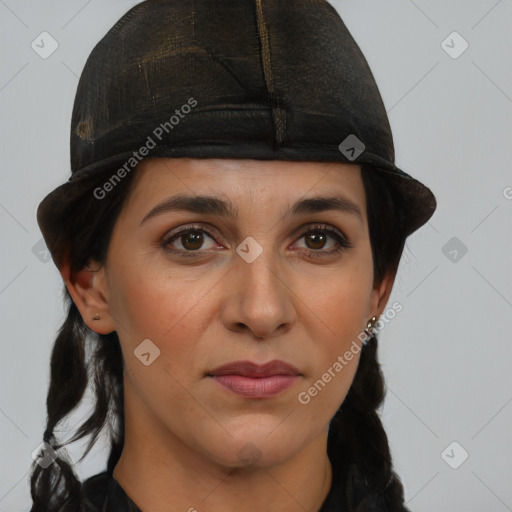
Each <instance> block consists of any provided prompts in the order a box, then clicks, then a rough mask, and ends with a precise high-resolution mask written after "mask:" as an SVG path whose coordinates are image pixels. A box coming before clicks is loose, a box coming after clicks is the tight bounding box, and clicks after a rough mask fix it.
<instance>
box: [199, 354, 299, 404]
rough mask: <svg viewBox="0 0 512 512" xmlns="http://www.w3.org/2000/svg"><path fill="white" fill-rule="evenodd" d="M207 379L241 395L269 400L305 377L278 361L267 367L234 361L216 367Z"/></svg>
mask: <svg viewBox="0 0 512 512" xmlns="http://www.w3.org/2000/svg"><path fill="white" fill-rule="evenodd" d="M207 377H210V378H211V379H212V380H213V381H214V382H215V383H217V384H219V385H220V386H221V387H222V388H223V389H225V390H228V391H230V392H232V393H234V394H236V395H238V396H243V397H247V398H270V397H273V396H276V395H279V394H281V393H283V392H284V391H286V390H287V389H288V388H290V387H291V386H292V385H293V384H295V383H296V382H297V381H298V380H299V379H300V378H301V377H302V374H301V373H300V371H299V370H298V369H297V368H296V367H295V366H293V365H291V364H288V363H286V362H284V361H279V360H274V361H270V362H268V363H266V364H264V365H258V364H256V363H253V362H252V361H233V362H232V363H228V364H226V365H223V366H220V367H219V368H216V369H215V370H213V371H212V372H210V373H208V374H207Z"/></svg>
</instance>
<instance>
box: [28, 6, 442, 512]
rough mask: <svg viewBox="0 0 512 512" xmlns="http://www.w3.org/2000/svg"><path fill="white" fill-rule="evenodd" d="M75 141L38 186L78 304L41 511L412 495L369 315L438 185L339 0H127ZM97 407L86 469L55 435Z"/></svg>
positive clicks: (37, 486)
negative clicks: (64, 174) (58, 172)
mask: <svg viewBox="0 0 512 512" xmlns="http://www.w3.org/2000/svg"><path fill="white" fill-rule="evenodd" d="M71 163H72V175H71V177H70V179H69V180H68V182H67V183H65V184H63V185H61V186H60V187H58V188H57V189H55V190H54V191H53V192H52V193H50V194H48V196H46V197H45V198H44V200H43V201H42V202H41V204H40V206H39V209H38V223H39V226H40V228H41V231H42V232H43V235H44V238H45V241H46V243H47V245H48V248H49V250H50V251H51V254H52V258H53V260H54V262H55V264H56V266H57V267H58V269H59V271H60V273H61V275H62V278H63V281H64V283H65V292H66V298H67V304H68V316H67V318H66V320H65V322H64V324H63V326H62V328H61V330H60V331H59V333H58V336H57V339H56V341H55V346H54V349H53V353H52V360H51V383H50V389H49V392H48V399H47V406H48V421H47V426H46V429H45V432H44V439H43V441H44V445H43V450H42V452H41V456H40V458H39V459H37V460H36V461H35V462H34V464H33V474H32V481H31V490H32V498H33V507H32V512H36V511H42V510H45V511H50V510H51V511H53V510H66V511H75V510H98V511H99V510H101V511H110V512H112V511H129V510H132V511H133V510H141V511H142V510H143V511H151V512H153V511H159V510H166V511H171V510H172V511H174V510H176V511H178V510H188V511H193V510H197V511H199V512H200V511H202V510H208V511H212V512H217V511H220V510H234V509H236V510H240V511H247V512H249V511H256V510H257V511H261V510H265V511H267V510H280V511H281V510H287V511H299V510H301V511H302V510H311V511H321V512H332V511H339V510H358V511H362V510H379V511H380V510H383V511H384V510H386V511H387V510H389V511H391V510H393V511H396V510H406V508H405V506H404V504H403V488H402V485H401V483H400V480H399V478H398V476H397V475H396V474H395V473H394V472H393V470H392V462H391V456H390V452H389V447H388V442H387V437H386V434H385V432H384V430H383V427H382V424H381V422H380V419H379V417H378V414H377V412H376V409H377V407H378V406H379V405H380V404H381V402H382V400H383V397H384V382H383V376H382V374H381V371H380V366H379V364H378V361H377V330H378V329H377V328H378V326H379V324H378V319H379V317H381V316H382V315H385V314H386V311H385V309H386V306H387V302H388V299H389V296H390V293H391V290H392V286H393V282H394V278H395V274H396V270H397V267H398V263H399V260H400V257H401V254H402V250H403V247H404V243H405V240H406V238H407V236H408V235H409V234H411V233H412V232H414V231H415V230H416V229H418V228H419V227H421V226H422V225H423V224H425V223H426V222H427V221H428V219H429V218H430V217H431V216H432V214H433V212H434V210H435V207H436V202H435V198H434V196H433V194H432V192H431V191H430V190H429V189H428V188H427V187H425V186H424V185H423V184H421V183H420V182H418V181H417V180H415V179H414V178H412V177H411V176H410V175H408V174H406V173H404V172H403V171H401V170H400V169H398V168H397V167H396V166H395V164H394V150H393V141H392V135H391V131H390V127H389V123H388V119H387V116H386V112H385V109H384V106H383V104H382V100H381V97H380V94H379V92H378V89H377V86H376V84H375V81H374V79H373V76H372V74H371V72H370V70H369V68H368V65H367V63H366V60H365V59H364V56H363V55H362V53H361V52H360V50H359V48H358V46H357V44H356V43H355V42H354V40H353V39H352V37H351V35H350V33H349V32H348V30H347V29H346V27H345V26H344V24H343V22H342V21H341V19H340V18H339V16H338V14H337V13H336V11H335V10H334V9H333V8H332V6H330V5H329V4H328V3H327V2H325V1H323V0H322V1H321V0H318V1H314V2H311V1H306V0H295V1H294V2H290V1H284V0H263V1H261V0H237V1H233V2H227V1H226V2H214V1H209V0H202V1H197V2H194V3H191V2H179V1H177V0H149V1H146V2H142V3H141V4H139V5H137V6H136V7H134V8H133V9H131V10H130V11H129V12H128V13H127V14H126V15H125V16H123V17H122V18H121V19H120V20H119V21H118V22H117V23H116V24H115V25H114V27H112V29H111V30H110V31H109V32H108V33H107V35H106V36H105V37H104V38H103V39H102V40H101V41H100V42H99V43H98V45H97V46H96V47H95V49H94V50H93V52H92V53H91V55H90V57H89V59H88V61H87V63H86V66H85V68H84V71H83V73H82V76H81V79H80V83H79V86H78V90H77V95H76V98H75V104H74V109H73V117H72V127H71ZM388 308H389V306H388ZM393 308H394V305H393ZM89 383H91V385H92V386H93V390H94V393H95V398H96V403H95V409H94V411H93V413H92V414H91V416H90V417H89V418H88V420H87V421H86V422H85V423H84V424H83V425H81V426H80V427H79V428H78V429H77V432H76V435H75V436H74V438H72V439H71V440H68V441H66V442H65V443H63V442H60V440H58V439H57V438H56V436H55V433H54V432H55V428H56V427H57V425H58V424H59V422H60V421H61V420H62V419H64V418H65V417H66V416H67V415H68V414H69V413H70V412H71V411H72V410H73V409H74V408H75V407H76V406H77V405H78V404H79V403H80V400H81V398H82V396H83V394H84V391H85V389H86V387H87V385H88V384H89ZM105 426H106V427H107V428H108V430H109V432H110V434H111V439H112V444H111V451H110V456H109V458H108V463H107V470H106V471H105V472H103V473H100V474H98V475H95V476H94V477H91V478H89V479H88V480H87V481H86V482H84V483H80V482H79V481H78V479H77V478H76V476H75V473H74V472H73V469H72V465H71V464H70V463H69V462H67V461H66V460H65V452H64V450H63V449H60V448H61V447H63V446H64V445H65V444H67V443H69V442H71V441H74V440H77V439H79V438H82V437H84V436H86V435H91V436H92V437H91V441H90V443H89V445H88V449H87V450H86V452H85V454H87V453H88V451H89V449H90V448H91V447H92V446H93V444H94V442H95V440H96V438H97V436H98V435H99V433H100V432H101V431H102V429H103V428H104V427H105ZM59 449H60V450H59ZM85 454H84V456H85Z"/></svg>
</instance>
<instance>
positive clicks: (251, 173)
mask: <svg viewBox="0 0 512 512" xmlns="http://www.w3.org/2000/svg"><path fill="white" fill-rule="evenodd" d="M135 173H136V175H135V177H134V181H133V184H132V187H131V190H130V194H129V196H130V197H129V198H128V201H127V203H128V204H127V205H126V207H127V208H128V209H129V210H131V211H134V212H135V211H136V212H138V213H137V214H140V213H139V212H141V211H143V210H148V208H151V207H152V206H154V205H156V204H157V203H159V202H161V201H163V200H165V199H166V198H168V197H170V196H172V195H176V194H180V195H181V194H182V195H186V196H196V197H197V196H205V195H210V196H215V197H218V198H223V199H225V200H228V201H229V202H230V203H232V204H233V205H236V208H234V210H236V211H240V210H243V208H244V206H245V207H247V208H252V207H254V205H257V207H258V208H259V209H266V210H271V209H272V208H277V205H279V209H280V210H283V209H286V208H288V207H291V205H292V204H295V203H297V201H298V200H299V199H306V198H310V197H311V198H312V197H317V196H322V197H324V198H325V197H334V196H339V197H341V198H342V199H343V198H346V199H347V200H349V201H350V202H352V203H354V204H355V205H356V206H357V208H358V209H359V210H360V212H361V214H362V217H363V218H364V216H365V209H366V198H365V191H364V185H363V182H362V177H361V170H360V167H359V166H357V165H353V164H344V163H339V162H294V161H277V160H249V159H197V158H193V159H192V158H176V159H173V158H151V159H147V160H144V161H143V162H141V164H139V166H138V167H137V169H136V171H135ZM251 205H252V206H251Z"/></svg>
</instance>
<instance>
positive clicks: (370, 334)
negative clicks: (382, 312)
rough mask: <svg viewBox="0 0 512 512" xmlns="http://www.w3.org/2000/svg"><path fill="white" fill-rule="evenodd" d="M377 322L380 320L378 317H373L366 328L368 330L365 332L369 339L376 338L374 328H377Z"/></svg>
mask: <svg viewBox="0 0 512 512" xmlns="http://www.w3.org/2000/svg"><path fill="white" fill-rule="evenodd" d="M377 321H378V318H377V317H376V316H372V318H371V320H370V321H369V322H368V324H367V326H366V329H365V330H364V333H365V334H366V336H368V337H369V338H373V336H374V332H373V328H374V327H375V324H376V323H377Z"/></svg>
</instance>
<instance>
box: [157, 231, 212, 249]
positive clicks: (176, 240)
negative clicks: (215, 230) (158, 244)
mask: <svg viewBox="0 0 512 512" xmlns="http://www.w3.org/2000/svg"><path fill="white" fill-rule="evenodd" d="M208 239H210V240H211V241H212V242H211V243H210V246H209V247H208V246H207V247H204V245H205V243H206V242H207V240H208ZM213 241H214V239H213V236H212V235H210V234H209V233H208V232H207V231H206V230H204V229H203V228H191V227H188V228H185V229H182V230H180V231H178V232H174V233H172V234H171V235H170V236H168V237H166V238H165V240H164V241H163V244H162V245H163V247H164V248H166V249H167V250H169V251H171V252H174V253H187V252H188V253H193V252H203V251H200V249H212V248H213V247H214V246H215V244H214V243H213Z"/></svg>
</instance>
